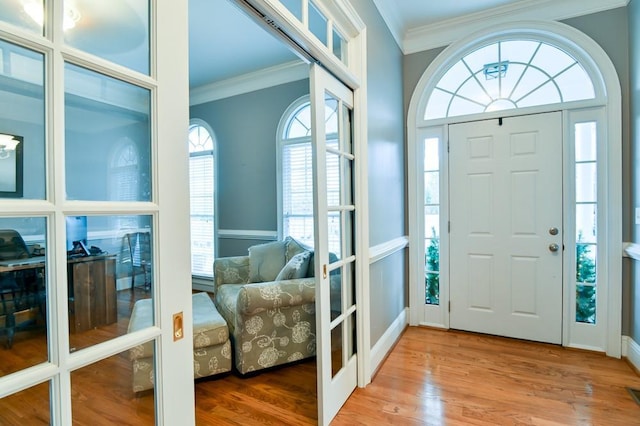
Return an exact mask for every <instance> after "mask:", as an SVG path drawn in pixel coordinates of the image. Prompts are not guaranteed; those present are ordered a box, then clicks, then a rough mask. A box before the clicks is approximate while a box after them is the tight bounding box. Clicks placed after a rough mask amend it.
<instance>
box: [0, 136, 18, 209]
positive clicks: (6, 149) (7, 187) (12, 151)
mask: <svg viewBox="0 0 640 426" xmlns="http://www.w3.org/2000/svg"><path fill="white" fill-rule="evenodd" d="M22 142H23V138H22V136H17V135H9V134H6V133H0V197H3V198H22V148H23V143H22Z"/></svg>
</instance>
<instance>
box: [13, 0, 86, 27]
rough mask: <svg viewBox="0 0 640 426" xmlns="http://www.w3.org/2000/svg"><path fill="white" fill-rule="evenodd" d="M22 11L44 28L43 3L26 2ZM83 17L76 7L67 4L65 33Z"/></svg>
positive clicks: (64, 21) (64, 22) (63, 24)
mask: <svg viewBox="0 0 640 426" xmlns="http://www.w3.org/2000/svg"><path fill="white" fill-rule="evenodd" d="M22 9H23V10H24V12H25V13H26V14H27V15H29V17H30V18H31V19H33V21H34V22H35V23H36V24H38V25H39V26H41V27H42V25H43V24H44V10H43V5H42V2H38V1H33V0H31V1H26V2H25V3H24V4H23V6H22ZM81 17H82V15H80V12H78V10H77V9H76V8H75V7H73V6H70V5H69V4H65V5H64V19H63V22H62V29H63V30H64V31H67V30H70V29H71V28H73V27H75V26H76V23H77V22H78V21H79V20H80V18H81Z"/></svg>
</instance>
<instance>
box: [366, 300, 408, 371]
mask: <svg viewBox="0 0 640 426" xmlns="http://www.w3.org/2000/svg"><path fill="white" fill-rule="evenodd" d="M408 312H409V308H405V309H404V310H403V311H402V312H401V313H400V315H398V317H397V318H396V319H395V321H393V323H392V324H391V325H390V326H389V328H387V331H385V332H384V334H383V335H382V337H380V339H379V340H378V341H377V342H376V344H375V345H373V347H372V348H371V352H370V354H371V362H370V365H371V374H372V375H373V373H374V372H375V371H376V370H377V369H378V367H379V366H380V364H382V361H384V359H385V357H386V356H387V354H388V353H389V352H390V351H391V349H393V345H394V344H395V343H396V341H397V340H398V339H399V338H400V335H401V334H402V331H403V330H404V328H405V327H406V326H407V325H408V324H409V322H408V318H409V317H408Z"/></svg>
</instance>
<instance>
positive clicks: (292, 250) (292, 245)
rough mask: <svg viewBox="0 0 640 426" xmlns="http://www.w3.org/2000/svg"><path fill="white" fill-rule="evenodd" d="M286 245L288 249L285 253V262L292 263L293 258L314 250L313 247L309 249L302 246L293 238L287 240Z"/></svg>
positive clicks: (285, 240)
mask: <svg viewBox="0 0 640 426" xmlns="http://www.w3.org/2000/svg"><path fill="white" fill-rule="evenodd" d="M284 244H285V247H286V248H285V252H284V259H285V262H288V261H290V260H291V259H292V258H293V256H295V255H296V254H298V253H302V252H304V251H311V250H312V249H311V247H307V246H306V245H304V244H302V243H301V242H300V241H297V240H295V239H293V238H291V237H287V238H285V239H284Z"/></svg>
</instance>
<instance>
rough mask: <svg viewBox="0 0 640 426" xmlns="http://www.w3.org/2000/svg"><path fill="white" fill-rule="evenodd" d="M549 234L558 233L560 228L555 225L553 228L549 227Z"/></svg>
mask: <svg viewBox="0 0 640 426" xmlns="http://www.w3.org/2000/svg"><path fill="white" fill-rule="evenodd" d="M549 234H551V235H558V228H556V227H555V226H554V227H552V228H549Z"/></svg>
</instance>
